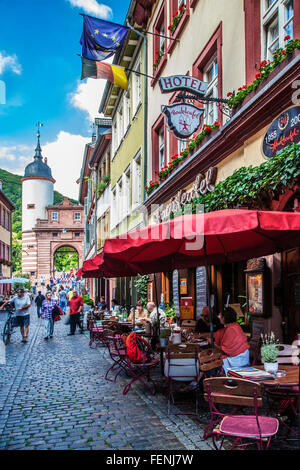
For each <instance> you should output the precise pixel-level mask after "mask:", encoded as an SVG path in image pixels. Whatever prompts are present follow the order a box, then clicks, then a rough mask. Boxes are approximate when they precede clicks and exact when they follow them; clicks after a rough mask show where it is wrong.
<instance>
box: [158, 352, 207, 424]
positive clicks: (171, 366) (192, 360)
mask: <svg viewBox="0 0 300 470" xmlns="http://www.w3.org/2000/svg"><path fill="white" fill-rule="evenodd" d="M199 351H200V346H199V345H198V344H193V343H186V344H169V345H168V346H167V347H166V351H165V365H164V374H165V376H166V377H167V383H168V414H170V409H171V403H172V404H173V405H176V403H175V400H174V391H173V382H176V383H177V384H179V383H183V382H192V381H193V382H197V387H196V388H195V392H196V399H195V413H183V412H178V413H174V414H196V415H197V414H198V395H199V382H198V376H199V360H198V354H199ZM177 403H178V404H179V402H177Z"/></svg>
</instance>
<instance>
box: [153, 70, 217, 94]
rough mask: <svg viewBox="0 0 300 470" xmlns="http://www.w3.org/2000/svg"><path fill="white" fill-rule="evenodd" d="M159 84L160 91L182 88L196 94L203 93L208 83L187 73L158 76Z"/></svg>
mask: <svg viewBox="0 0 300 470" xmlns="http://www.w3.org/2000/svg"><path fill="white" fill-rule="evenodd" d="M159 86H160V89H161V92H162V93H170V92H173V91H178V90H182V91H189V92H191V93H194V94H198V95H205V93H206V91H207V87H208V83H207V82H202V81H201V80H199V79H198V78H195V77H190V76H189V75H172V76H171V77H162V78H160V79H159Z"/></svg>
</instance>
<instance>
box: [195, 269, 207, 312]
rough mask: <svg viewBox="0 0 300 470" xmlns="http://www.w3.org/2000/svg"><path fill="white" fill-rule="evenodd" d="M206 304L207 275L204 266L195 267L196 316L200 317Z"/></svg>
mask: <svg viewBox="0 0 300 470" xmlns="http://www.w3.org/2000/svg"><path fill="white" fill-rule="evenodd" d="M206 305H207V277H206V270H205V267H204V266H199V267H198V268H196V306H197V308H196V317H197V318H200V317H201V312H202V309H203V307H205V306H206Z"/></svg>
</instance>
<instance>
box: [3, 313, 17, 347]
mask: <svg viewBox="0 0 300 470" xmlns="http://www.w3.org/2000/svg"><path fill="white" fill-rule="evenodd" d="M4 311H7V312H8V316H7V320H6V322H5V325H4V328H3V333H2V339H3V343H4V344H5V346H7V345H8V344H9V343H10V338H11V335H12V334H13V331H14V318H13V314H14V313H15V309H14V307H13V306H12V305H9V304H7V305H6V307H5V310H4Z"/></svg>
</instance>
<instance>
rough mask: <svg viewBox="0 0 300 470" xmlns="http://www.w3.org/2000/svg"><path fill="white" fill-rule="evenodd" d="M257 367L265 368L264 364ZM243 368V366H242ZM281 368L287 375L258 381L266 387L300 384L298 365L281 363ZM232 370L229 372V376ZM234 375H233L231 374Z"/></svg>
mask: <svg viewBox="0 0 300 470" xmlns="http://www.w3.org/2000/svg"><path fill="white" fill-rule="evenodd" d="M254 367H255V368H256V369H260V370H264V366H254ZM241 369H242V367H241ZM280 370H284V371H285V372H286V376H285V377H274V379H270V380H260V381H259V382H258V383H260V384H263V385H264V386H265V387H277V388H280V387H293V386H297V385H299V368H298V366H284V365H281V364H280ZM229 375H230V371H229V372H228V376H229ZM231 377H232V376H231Z"/></svg>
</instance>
